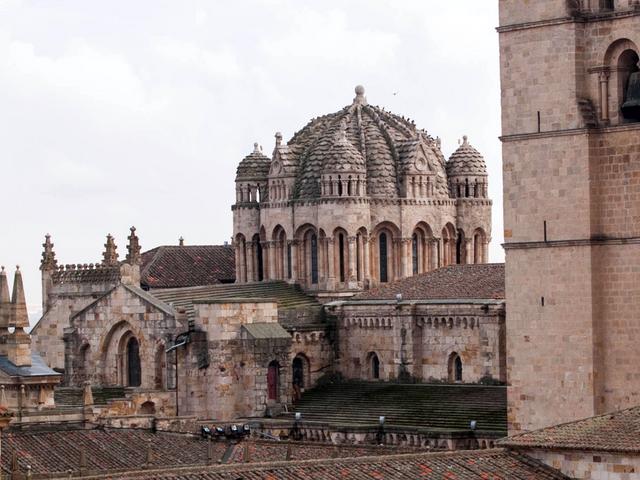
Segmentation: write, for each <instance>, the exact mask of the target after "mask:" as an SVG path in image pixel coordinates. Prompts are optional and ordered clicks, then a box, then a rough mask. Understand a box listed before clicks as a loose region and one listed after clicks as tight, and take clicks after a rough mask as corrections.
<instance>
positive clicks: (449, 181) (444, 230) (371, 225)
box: [233, 86, 491, 297]
mask: <svg viewBox="0 0 640 480" xmlns="http://www.w3.org/2000/svg"><path fill="white" fill-rule="evenodd" d="M355 93H356V96H355V98H354V100H353V103H352V104H351V105H348V106H346V107H344V108H343V109H342V110H340V111H338V112H336V113H331V114H328V115H323V116H321V117H317V118H315V119H313V120H311V121H310V122H309V123H308V124H307V125H306V126H305V127H304V128H303V129H302V130H300V131H299V132H297V133H296V134H295V135H294V136H293V138H291V140H290V141H289V142H288V143H284V142H283V139H282V135H281V134H280V133H276V135H275V138H276V144H275V148H274V150H273V155H272V158H269V157H267V156H266V155H264V154H263V153H262V152H261V151H260V150H259V149H258V148H257V144H256V149H255V150H254V152H253V153H251V154H250V155H249V156H247V157H246V158H245V159H244V160H242V162H240V164H239V165H238V170H237V175H236V203H235V205H233V240H234V244H235V249H236V251H235V256H236V265H237V269H236V281H237V282H239V283H242V282H252V281H262V280H286V281H288V282H291V283H298V284H300V285H301V286H302V287H303V288H304V289H305V290H307V291H311V292H314V293H315V294H317V295H319V296H321V297H322V296H327V297H340V296H345V295H347V296H350V295H353V294H354V293H356V292H358V291H360V290H363V289H367V288H369V287H372V286H376V285H379V284H383V283H387V282H393V281H394V280H398V279H402V278H405V277H409V276H412V275H415V274H419V273H423V272H427V271H430V270H433V269H436V268H439V267H442V266H446V265H450V264H477V263H485V262H486V261H487V258H488V254H487V251H488V244H489V241H490V238H491V200H490V199H489V198H488V196H487V171H486V166H485V162H484V159H483V158H482V156H481V155H480V154H479V153H478V151H476V150H475V149H474V148H473V147H472V146H471V145H470V144H469V142H468V140H467V138H466V137H465V138H464V143H463V144H462V145H461V146H460V148H459V149H458V150H457V151H456V152H455V153H454V154H453V156H452V157H451V159H450V160H449V161H448V162H447V161H446V160H445V158H444V156H443V154H442V152H441V150H440V140H439V139H438V138H433V137H431V136H430V135H428V134H427V132H426V131H424V130H421V129H419V128H417V127H416V125H415V123H414V122H413V121H411V120H409V119H406V118H404V117H400V116H398V115H395V114H393V113H390V112H388V111H386V110H385V109H384V108H380V107H377V106H373V105H370V104H369V103H368V102H367V99H366V97H365V95H364V88H363V87H362V86H358V87H356V90H355Z"/></svg>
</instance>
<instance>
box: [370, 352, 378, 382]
mask: <svg viewBox="0 0 640 480" xmlns="http://www.w3.org/2000/svg"><path fill="white" fill-rule="evenodd" d="M369 361H370V362H371V378H372V379H373V380H378V379H380V359H379V358H378V355H377V354H375V353H372V354H371V359H370V360H369Z"/></svg>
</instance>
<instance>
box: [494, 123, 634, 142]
mask: <svg viewBox="0 0 640 480" xmlns="http://www.w3.org/2000/svg"><path fill="white" fill-rule="evenodd" d="M632 130H640V122H635V123H623V124H620V125H609V126H606V127H597V128H570V129H566V130H550V131H547V132H535V133H516V134H512V135H503V136H501V137H499V138H500V141H501V142H503V143H508V142H517V141H521V140H535V139H540V138H552V137H567V136H578V135H591V134H595V135H599V134H602V133H612V132H625V131H632Z"/></svg>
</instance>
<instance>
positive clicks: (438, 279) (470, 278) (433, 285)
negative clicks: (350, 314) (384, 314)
mask: <svg viewBox="0 0 640 480" xmlns="http://www.w3.org/2000/svg"><path fill="white" fill-rule="evenodd" d="M504 285H505V284H504V263H483V264H474V265H449V266H447V267H442V268H439V269H437V270H432V271H430V272H427V273H421V274H419V275H414V276H412V277H407V278H403V279H402V280H398V281H395V282H392V283H388V284H384V285H381V286H379V287H376V288H372V289H371V290H368V291H366V292H363V293H361V294H359V295H356V296H355V297H353V300H395V299H396V295H397V294H401V295H402V299H403V300H442V299H477V300H486V299H495V300H503V299H504V298H505V296H504Z"/></svg>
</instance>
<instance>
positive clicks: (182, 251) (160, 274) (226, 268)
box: [140, 245, 236, 288]
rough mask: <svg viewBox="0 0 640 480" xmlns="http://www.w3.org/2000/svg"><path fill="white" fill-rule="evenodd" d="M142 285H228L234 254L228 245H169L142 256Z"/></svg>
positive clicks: (232, 276) (230, 279) (233, 274)
mask: <svg viewBox="0 0 640 480" xmlns="http://www.w3.org/2000/svg"><path fill="white" fill-rule="evenodd" d="M140 269H141V280H140V283H141V284H142V285H146V286H148V287H149V288H178V287H194V286H199V285H213V284H217V283H230V282H233V281H234V280H235V276H236V273H235V254H234V251H233V247H232V246H230V245H186V246H177V245H169V246H163V247H157V248H154V249H153V250H149V251H147V252H144V253H143V254H142V265H141V267H140Z"/></svg>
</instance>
